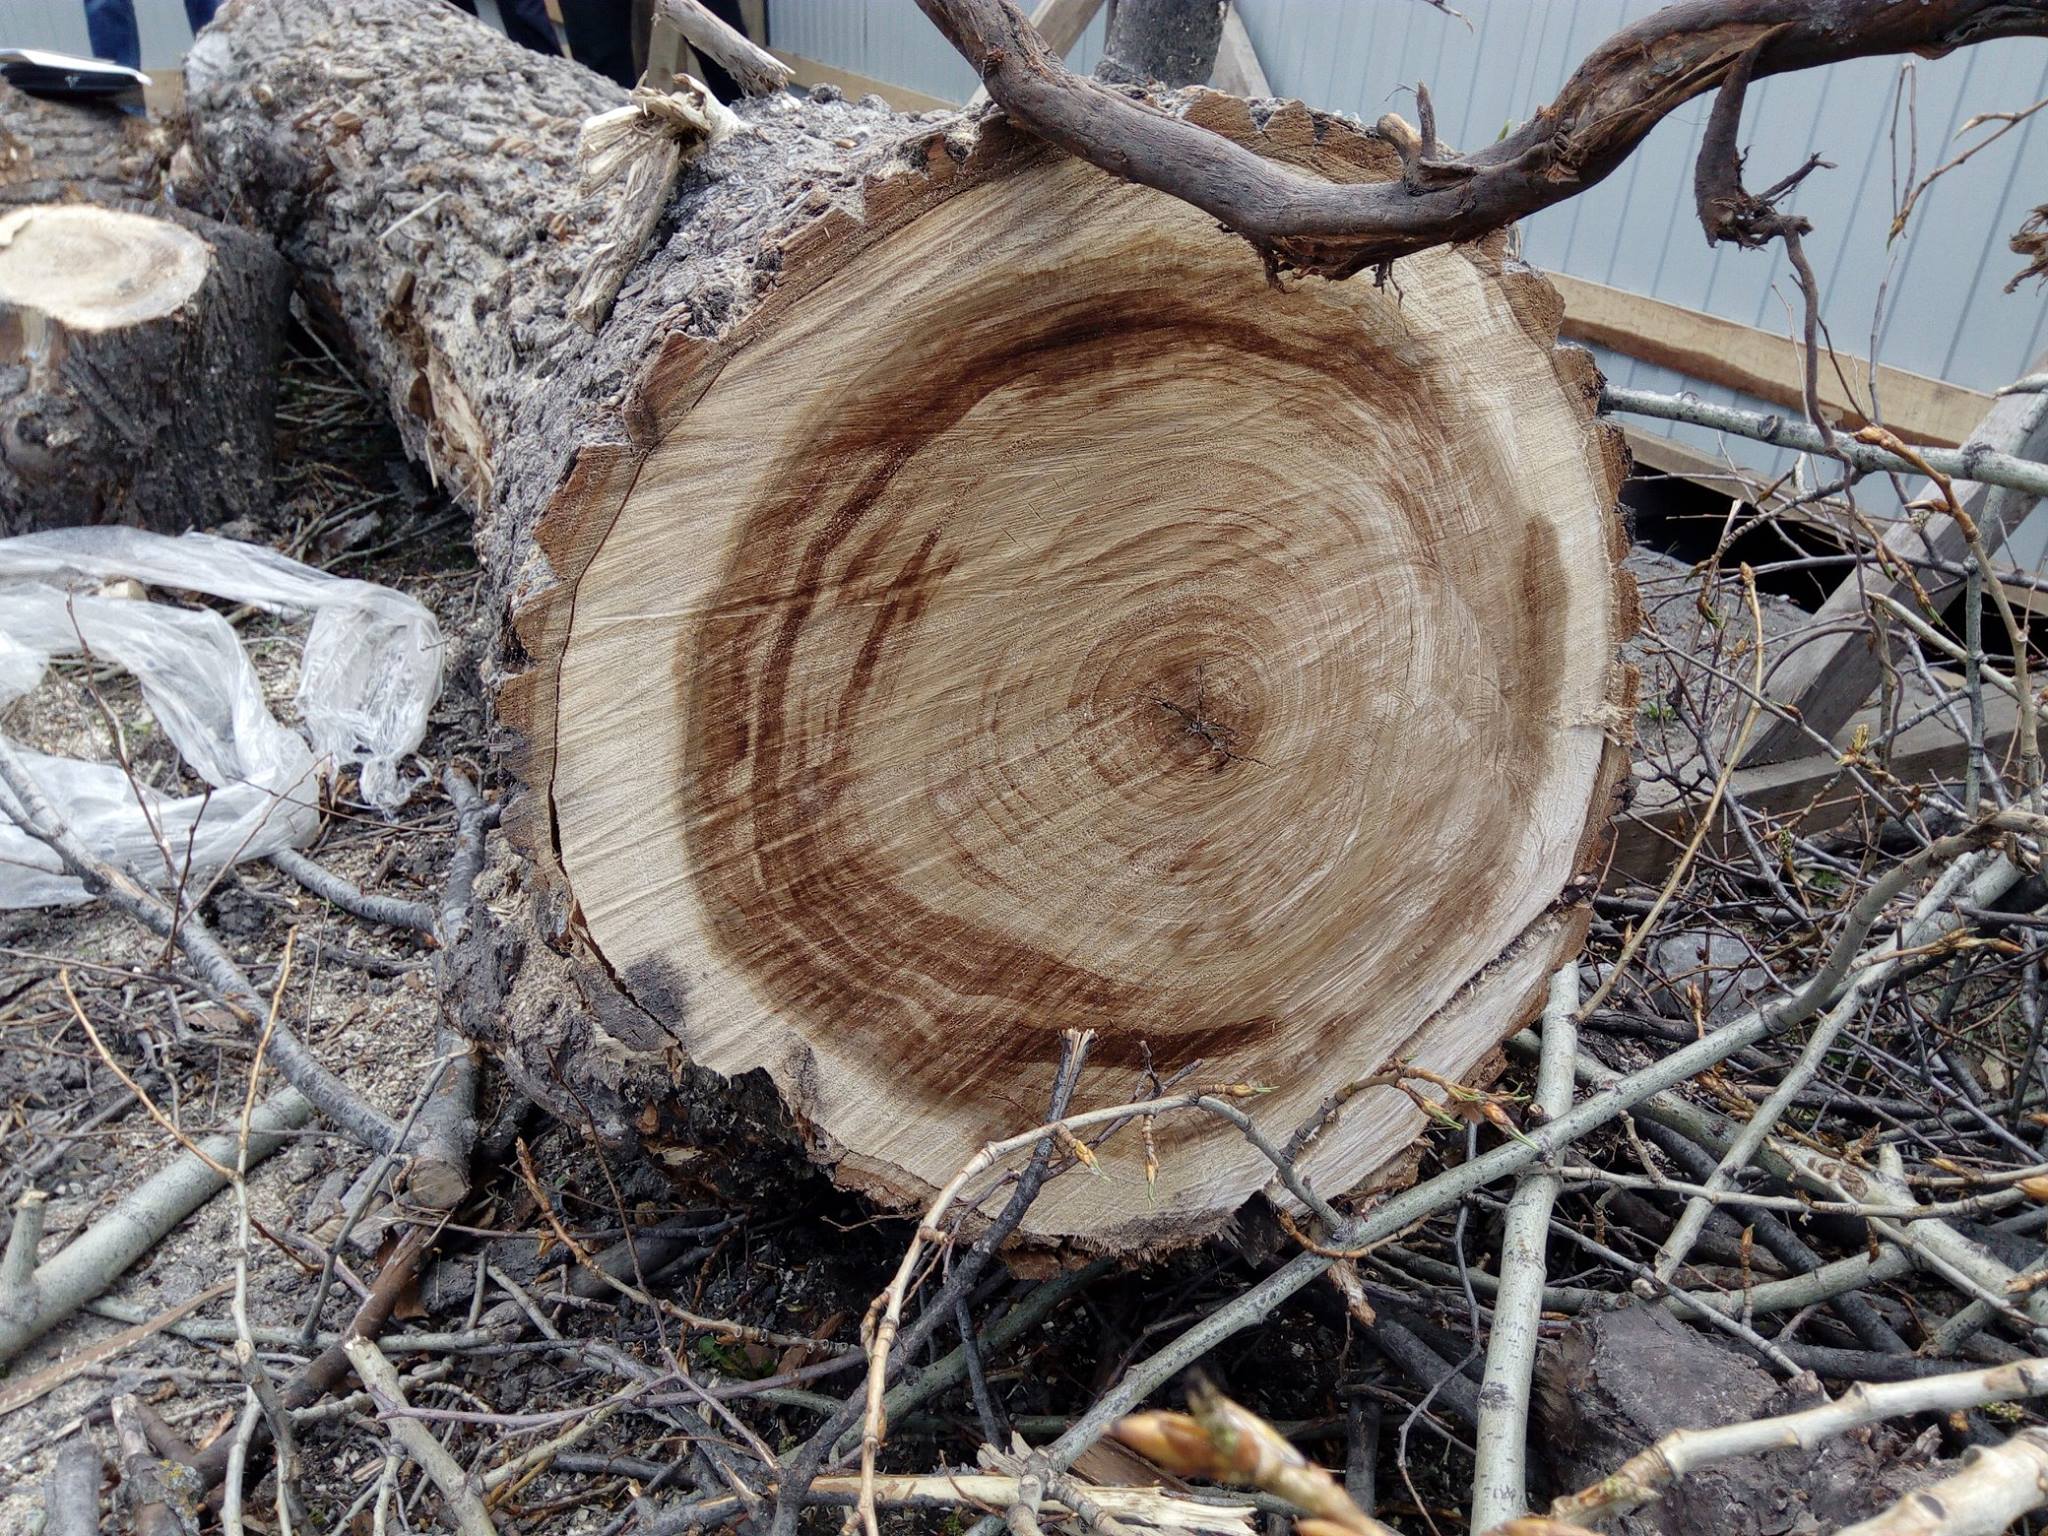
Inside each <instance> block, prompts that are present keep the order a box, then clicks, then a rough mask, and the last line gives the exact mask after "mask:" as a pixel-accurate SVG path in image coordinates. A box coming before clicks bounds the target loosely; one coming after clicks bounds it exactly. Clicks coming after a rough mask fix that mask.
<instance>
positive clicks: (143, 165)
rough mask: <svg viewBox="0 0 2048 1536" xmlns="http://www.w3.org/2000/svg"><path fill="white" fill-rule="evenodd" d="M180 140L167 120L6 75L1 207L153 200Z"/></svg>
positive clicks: (0, 127)
mask: <svg viewBox="0 0 2048 1536" xmlns="http://www.w3.org/2000/svg"><path fill="white" fill-rule="evenodd" d="M175 147H176V143H175V136H174V135H173V134H172V133H171V132H170V131H169V130H168V129H167V128H165V127H164V125H163V124H161V123H159V122H156V121H154V120H152V119H150V118H146V117H136V116H132V115H130V114H128V113H125V112H119V111H116V110H115V109H114V108H112V107H108V106H94V105H87V104H83V103H76V102H64V101H52V100H49V99H47V98H45V97H40V96H31V95H29V94H28V93H27V92H26V91H18V90H16V89H15V88H14V87H13V86H11V85H9V84H7V83H6V82H5V81H0V212H5V211H6V210H7V209H9V208H18V207H21V206H23V205H24V204H28V203H63V202H87V203H120V202H147V201H149V200H151V199H153V198H155V197H156V196H157V194H158V192H159V191H160V190H161V189H162V187H163V180H164V172H165V169H166V167H167V166H168V165H169V164H170V158H171V152H172V150H173V149H174V148H175Z"/></svg>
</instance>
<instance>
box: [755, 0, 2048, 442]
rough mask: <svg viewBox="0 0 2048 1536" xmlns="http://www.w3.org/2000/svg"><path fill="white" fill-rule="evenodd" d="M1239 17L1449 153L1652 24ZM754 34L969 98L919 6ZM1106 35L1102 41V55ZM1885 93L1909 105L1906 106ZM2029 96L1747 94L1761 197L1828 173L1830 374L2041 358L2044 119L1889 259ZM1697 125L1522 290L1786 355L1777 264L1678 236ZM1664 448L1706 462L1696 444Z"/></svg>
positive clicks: (1993, 92)
mask: <svg viewBox="0 0 2048 1536" xmlns="http://www.w3.org/2000/svg"><path fill="white" fill-rule="evenodd" d="M1238 4H1239V7H1240V10H1241V12H1242V14H1243V17H1244V21H1245V27H1246V30H1247V31H1248V32H1249V33H1250V35H1251V38H1252V41H1253V43H1254V45H1255V46H1256V47H1257V49H1258V52H1259V58H1260V61H1261V63H1262V64H1263V65H1264V66H1265V70H1266V74H1267V76H1268V77H1269V78H1270V79H1271V81H1272V83H1273V88H1274V90H1275V92H1276V93H1278V94H1280V95H1283V96H1294V97H1299V98H1300V99H1302V100H1304V101H1306V102H1308V103H1309V104H1311V105H1312V106H1318V107H1324V108H1329V109H1333V110H1336V111H1340V112H1347V113H1350V114H1352V115H1354V116H1357V117H1359V118H1362V119H1364V120H1365V121H1367V122H1370V121H1372V120H1373V119H1374V118H1376V117H1378V116H1379V115H1380V114H1381V113H1383V112H1386V111H1390V110H1391V111H1398V112H1400V113H1401V114H1402V115H1403V116H1405V117H1408V118H1410V119H1411V120H1412V119H1413V118H1414V116H1415V105H1414V95H1413V89H1412V87H1413V86H1414V84H1415V82H1416V81H1418V80H1420V81H1423V82H1426V83H1427V84H1428V86H1429V88H1430V92H1431V95H1432V96H1433V97H1434V98H1435V101H1436V105H1437V112H1438V122H1439V126H1440V131H1441V132H1442V133H1443V135H1444V137H1445V138H1446V139H1447V140H1448V141H1449V142H1451V143H1454V144H1462V145H1474V144H1482V143H1485V142H1487V141H1489V140H1491V139H1493V138H1495V137H1496V136H1498V135H1499V134H1500V133H1501V132H1502V131H1503V130H1505V129H1506V128H1508V127H1510V126H1512V125H1514V124H1517V123H1520V122H1522V121H1524V120H1525V119H1526V118H1528V117H1529V116H1530V115H1531V114H1532V113H1533V112H1534V111H1535V109H1536V108H1537V107H1538V106H1539V105H1541V104H1542V103H1543V102H1544V101H1545V100H1547V99H1548V98H1549V97H1550V95H1551V94H1553V93H1554V92H1555V91H1556V89H1557V87H1558V86H1559V85H1560V84H1561V83H1562V82H1563V81H1564V79H1565V78H1566V76H1567V75H1568V73H1569V72H1570V70H1571V69H1572V68H1573V67H1574V66H1575V65H1576V64H1577V63H1578V62H1579V61H1580V60H1581V59H1583V58H1584V57H1585V56H1586V54H1587V53H1589V52H1590V51H1591V50H1592V48H1593V47H1594V45H1595V44H1597V43H1598V42H1600V41H1601V40H1602V39H1603V38H1605V37H1606V36H1607V35H1608V34H1610V33H1612V32H1614V31H1615V30H1616V29H1618V28H1620V27H1622V26H1624V25H1626V24H1627V23H1629V22H1631V21H1633V20H1635V19H1637V18H1638V17H1641V16H1645V15H1647V14H1649V13H1650V12H1651V11H1653V10H1655V9H1657V7H1658V4H1659V0H1458V8H1459V9H1460V10H1462V11H1463V12H1464V13H1465V15H1466V17H1467V18H1468V21H1469V25H1466V24H1463V23H1460V22H1458V21H1455V20H1451V19H1449V18H1447V17H1445V16H1444V15H1443V14H1441V13H1440V12H1438V11H1436V10H1434V9H1432V8H1431V7H1430V6H1427V5H1423V4H1420V3H1418V0H1238ZM770 16H771V21H772V26H773V28H774V36H775V40H776V44H777V46H779V47H786V48H788V49H789V50H791V51H792V52H796V53H801V54H804V55H806V56H807V57H811V58H815V59H818V60H820V61H821V62H825V63H830V64H833V65H836V66H838V67H839V68H842V69H848V70H852V71H855V72H857V73H860V74H864V75H868V76H871V77H873V78H875V79H878V80H884V81H890V82H893V83H897V84H903V85H909V86H912V87H914V88H916V89H918V90H922V91H926V92H929V93H931V94H934V95H947V96H952V97H955V98H957V97H959V96H962V95H964V94H965V92H966V91H968V90H970V89H972V87H973V84H974V81H973V76H972V74H971V72H969V71H968V70H967V69H966V68H965V66H964V65H962V64H960V63H959V61H958V60H956V59H952V58H949V57H948V56H947V54H946V51H945V50H944V48H943V45H941V44H939V42H938V38H937V35H936V33H935V32H934V31H933V30H932V28H931V26H930V24H929V23H927V22H926V21H925V20H924V18H923V17H922V15H920V14H919V13H918V11H917V9H916V6H915V5H914V4H913V3H912V0H770ZM1099 28H1100V20H1099V19H1098V22H1097V28H1096V31H1095V36H1096V38H1097V39H1099V36H1100V32H1099ZM1099 52H1100V43H1099V40H1098V41H1096V42H1095V44H1094V52H1092V53H1088V52H1084V53H1083V54H1081V55H1077V57H1076V58H1075V59H1074V60H1073V61H1072V62H1074V63H1075V64H1076V65H1077V66H1078V67H1080V68H1083V69H1087V68H1092V67H1093V64H1094V60H1095V57H1096V56H1097V55H1099ZM1902 81H1910V85H1911V89H1910V91H1909V92H1908V93H1907V95H1906V96H1905V97H1904V98H1902V97H1901V85H1902ZM2043 96H2048V41H2035V40H2023V41H2010V42H2000V43H1993V44H1988V45H1986V46H1983V47H1978V48H1971V49H1966V50H1964V51H1962V52H1961V53H1959V54H1956V55H1953V56H1951V57H1949V58H1946V59H1935V60H1924V59H1923V60H1915V61H1912V62H1911V63H1910V64H1902V63H1901V61H1899V60H1896V59H1864V60H1858V61H1855V62H1852V63H1847V64H1842V65H1837V66H1835V67H1833V68H1830V69H1827V70H1822V71H1817V72H1814V73H1809V74H1803V75H1797V76H1789V77H1777V78H1773V79H1770V80H1766V81H1764V82H1762V83H1761V84H1760V85H1758V86H1757V87H1755V88H1754V89H1753V90H1752V91H1751V93H1750V101H1749V109H1748V112H1747V114H1746V121H1745V123H1744V134H1743V139H1744V143H1745V144H1746V145H1747V146H1748V147H1749V148H1750V151H1751V160H1750V164H1751V166H1752V170H1751V172H1750V178H1749V179H1750V181H1751V182H1752V183H1753V184H1757V185H1762V184H1767V183H1769V182H1770V181H1773V180H1775V179H1776V178H1777V177H1778V176H1780V175H1782V174H1783V173H1784V172H1786V171H1789V170H1791V169H1792V168H1794V167H1795V166H1797V165H1798V164H1799V163H1800V161H1801V160H1802V159H1803V158H1804V157H1805V155H1806V154H1807V153H1808V152H1809V151H1817V152H1819V153H1821V154H1824V155H1825V156H1827V158H1828V159H1830V160H1831V161H1833V162H1834V168H1833V169H1831V170H1823V171H1820V172H1817V173H1816V174H1815V175H1814V176H1812V177H1811V178H1809V179H1808V180H1807V182H1806V183H1805V185H1803V186H1802V187H1800V189H1799V190H1798V193H1797V194H1796V199H1795V202H1794V204H1793V206H1795V207H1796V208H1797V209H1798V211H1800V212H1802V213H1804V214H1806V215H1807V216H1808V217H1809V218H1811V219H1812V220H1813V221H1814V224H1815V226H1816V232H1815V234H1814V236H1813V238H1812V239H1811V240H1810V241H1809V242H1808V249H1809V255H1810V257H1811V259H1812V261H1813V263H1814V266H1815V268H1816V271H1817V273H1818V275H1819V277H1820V280H1821V284H1822V288H1823V292H1824V294H1825V316H1826V319H1827V322H1828V325H1829V327H1830V330H1831V332H1832V335H1833V337H1834V341H1835V344H1836V346H1837V347H1838V348H1839V349H1840V350H1841V351H1842V352H1844V353H1849V354H1855V355H1870V354H1871V353H1872V343H1873V331H1875V333H1876V335H1875V355H1876V356H1877V357H1878V359H1879V360H1880V361H1882V362H1885V363H1889V364H1891V365H1893V366H1895V367H1899V368H1905V369H1909V370H1911V371H1913V372H1916V373H1924V374H1929V375H1932V376H1935V377H1938V378H1944V379H1948V380H1950V381H1952V382H1954V383H1957V384H1962V385H1967V386H1969V387H1971V388H1975V389H1983V390H1989V389H1993V388H1996V387H1997V386H1998V385H2000V384H2003V383H2005V382H2007V381H2008V380H2010V379H2012V378H2014V377H2016V376H2017V375H2018V374H2020V373H2022V372H2024V371H2025V370H2026V368H2027V366H2028V364H2029V362H2030V361H2031V360H2032V359H2033V358H2034V357H2036V356H2037V355H2038V354H2039V352H2040V350H2041V348H2042V347H2043V345H2044V344H2048V305H2044V303H2043V301H2042V295H2041V292H2040V290H2039V289H2037V288H2027V289H2023V290H2022V291H2020V292H2019V293H2016V294H2011V295H2008V294H2006V293H2004V292H2003V291H2002V290H2003V287H2004V283H2005V279H2006V278H2007V277H2008V276H2009V275H2010V274H2011V273H2012V272H2013V271H2015V270H2017V268H2018V266H2019V261H2018V259H2017V258H2016V257H2013V256H2011V255H2010V254H2009V253H2008V251H2007V249H2006V239H2007V237H2008V236H2009V235H2010V234H2011V233H2012V231H2013V230H2015V229H2016V228H2017V227H2018V226H2019V223H2020V221H2021V220H2022V219H2023V218H2024V217H2025V216H2026V214H2027V212H2028V211H2029V210H2030V209H2031V208H2033V207H2034V206H2035V205H2036V204H2037V203H2040V202H2043V201H2048V177H2043V176H2040V175H2038V174H2029V172H2028V170H2027V168H2028V167H2029V166H2034V167H2038V166H2039V165H2040V164H2041V163H2042V161H2043V158H2044V156H2043V151H2044V150H2048V137H2044V135H2048V113H2044V114H2043V115H2042V117H2040V118H2037V119H2035V120H2032V121H2030V122H2028V123H2026V124H2024V125H2023V126H2022V127H2020V128H2019V129H2017V130H2015V131H2013V132H2012V133H2009V134H2008V135H2006V137H2005V138H2004V139H2003V140H2001V141H2000V142H1999V143H1998V144H1996V145H1994V146H1992V147H1991V148H1990V149H1988V150H1987V151H1985V152H1984V153H1983V154H1981V155H1979V156H1977V157H1976V158H1975V159H1973V160H1971V161H1970V162H1969V163H1967V164H1965V165H1963V166H1962V167H1960V168H1959V169H1957V170H1955V171H1953V172H1951V173H1950V174H1949V175H1948V176H1947V177H1945V178H1944V179H1943V180H1942V181H1941V182H1939V183H1937V184H1936V186H1935V187H1934V189H1933V190H1932V191H1931V192H1930V193H1929V194H1928V196H1927V197H1926V198H1925V199H1924V200H1923V201H1922V203H1921V204H1920V207H1919V209H1918V210H1917V212H1916V214H1915V216H1914V219H1913V221H1912V223H1911V225H1910V226H1909V228H1908V229H1907V231H1906V233H1905V234H1904V235H1903V236H1902V237H1901V238H1900V239H1898V240H1897V241H1896V242H1891V243H1888V242H1887V232H1888V230H1889V228H1890V225H1891V221H1892V214H1893V210H1894V208H1895V206H1896V200H1897V197H1898V194H1899V192H1900V191H1901V190H1902V188H1903V185H1904V184H1905V181H1906V179H1907V178H1908V176H1909V175H1910V173H1911V169H1912V168H1913V167H1915V166H1917V168H1918V170H1919V171H1920V172H1922V173H1924V172H1925V171H1926V170H1928V169H1930V168H1931V167H1932V166H1934V165H1936V164H1938V163H1940V162H1941V161H1943V160H1946V159H1947V158H1948V157H1949V156H1950V155H1952V154H1953V153H1954V152H1955V150H1956V148H1957V147H1958V144H1957V140H1956V133H1957V130H1958V129H1959V128H1960V127H1961V126H1962V124H1963V123H1964V121H1965V120H1966V119H1967V118H1968V117H1969V116H1970V115H1971V114H1973V113H1977V112H1985V111H1997V110H2012V109H2016V108H2021V107H2025V106H2028V105H2030V104H2031V103H2033V102H2035V101H2037V100H2039V99H2040V98H2041V97H2043ZM1908 103H1909V104H1910V105H1908ZM1708 107H1709V101H1708V100H1707V99H1702V100H1700V101H1697V102H1694V103H1692V104H1691V105H1689V106H1687V107H1684V108H1682V109H1680V110H1679V111H1678V112H1676V113H1674V114H1673V115H1672V116H1671V117H1670V118H1669V119H1667V120H1666V121H1665V122H1664V123H1662V124H1660V125H1659V126H1658V127H1657V129H1656V130H1655V131H1654V132H1653V133H1651V135H1650V136H1649V139H1648V140H1647V142H1646V143H1645V144H1644V145H1643V147H1642V148H1641V150H1640V151H1638V153H1637V154H1636V155H1635V156H1634V157H1633V158H1632V159H1631V160H1630V161H1629V163H1628V164H1627V165H1625V166H1623V167H1622V169H1621V170H1620V171H1618V172H1617V173H1616V174H1615V175H1614V176H1612V177H1611V178H1609V179H1608V180H1607V181H1606V182H1604V183H1603V184H1601V185H1600V186H1598V187H1596V188H1594V189H1593V190H1592V191H1590V192H1588V193H1586V194H1585V195H1583V196H1581V197H1578V198H1575V199H1573V200H1572V201H1570V202H1568V203H1565V204H1563V205H1561V206H1560V207H1557V208H1554V209H1551V210H1548V211H1546V212H1544V213H1541V214H1538V215H1537V216H1536V217H1534V218H1532V219H1530V220H1529V221H1528V223H1527V225H1526V226H1525V228H1524V231H1523V241H1524V245H1523V249H1524V252H1525V254H1526V255H1527V257H1528V258H1529V260H1530V261H1531V262H1533V263H1534V264H1536V265H1537V266H1541V267H1546V268H1549V269H1552V270H1556V271H1561V272H1567V273H1570V274H1572V275H1573V276H1576V277H1583V278H1586V279H1589V280H1591V281H1594V282H1600V283H1606V284H1608V285H1610V286H1613V287H1616V288H1622V289H1626V290H1628V291H1630V292H1632V293H1640V294H1647V295H1650V296H1652V297H1654V298H1658V299H1663V300H1666V301H1668V302H1670V303H1674V304H1679V305H1683V306H1685V307H1687V308H1689V309H1697V310H1703V311H1705V312H1707V313H1710V314H1715V315H1720V316H1724V317H1725V318H1727V319H1730V320H1735V321H1739V322H1741V323H1742V324H1745V325H1755V326H1762V327H1765V328H1767V329H1771V330H1774V331H1777V332H1779V333H1781V334H1789V333H1790V331H1791V329H1792V317H1793V314H1794V310H1795V306H1796V303H1797V294H1796V292H1795V291H1794V290H1793V288H1792V287H1791V285H1790V283H1789V282H1788V280H1787V278H1788V274H1787V269H1786V266H1785V261H1784V257H1783V255H1782V253H1781V252H1779V251H1777V250H1776V249H1773V250H1771V251H1769V252H1761V253H1760V252H1752V251H1742V250H1737V249H1734V248H1732V247H1728V246H1721V247H1717V248H1713V249H1709V248H1708V246H1707V244H1706V241H1705V239H1704V238H1703V237H1702V236H1701V234H1700V231H1699V226H1698V224H1697V222H1696V221H1695V220H1694V217H1693V213H1692V206H1691V203H1692V161H1693V156H1694V153H1695V151H1696V150H1697V147H1698V143H1699V137H1700V132H1701V130H1702V128H1703V127H1704V125H1705V123H1706V117H1707V112H1708ZM1965 142H1967V141H1965ZM1601 362H1602V365H1603V366H1604V367H1605V368H1606V369H1607V370H1608V372H1609V374H1610V376H1611V377H1612V378H1613V379H1614V380H1615V381H1616V382H1617V383H1621V384H1627V385H1631V386H1635V387H1638V388H1644V389H1660V390H1675V389H1680V388H1686V387H1692V388H1694V389H1695V391H1696V392H1697V393H1699V394H1701V395H1703V396H1705V397H1706V398H1709V399H1713V400H1718V401H1723V402H1727V403H1748V404H1754V405H1758V406H1760V407H1761V405H1762V402H1753V401H1744V400H1743V398H1742V397H1741V396H1739V395H1737V394H1736V393H1735V392H1733V391H1731V390H1727V389H1722V388H1716V387H1711V386H1700V385H1689V381H1687V380H1686V379H1684V378H1683V377H1681V376H1680V375H1678V374H1676V373H1673V372H1672V371H1671V370H1669V369H1666V368H1660V367H1656V366H1654V365H1651V364H1648V363H1640V362H1636V361H1634V360H1632V359H1630V358H1626V357H1620V356H1617V355H1614V354H1607V353H1603V354H1602V356H1601ZM1857 382H1858V383H1859V385H1860V382H1861V381H1857ZM1675 431H1676V434H1677V435H1678V436H1680V437H1681V438H1682V439H1685V440H1689V441H1690V442H1692V443H1693V444H1694V445H1695V446H1698V447H1702V448H1708V449H1712V448H1713V447H1714V446H1715V439H1713V438H1712V436H1711V435H1710V434H1707V433H1704V432H1701V431H1698V430H1697V429H1693V428H1677V429H1675ZM1737 457H1738V458H1739V459H1740V460H1742V461H1743V462H1748V463H1751V464H1754V465H1756V466H1757V467H1759V468H1762V469H1765V470H1773V471H1774V470H1776V469H1780V468H1782V467H1783V465H1784V463H1786V462H1788V460H1787V457H1786V456H1784V455H1776V456H1774V455H1773V454H1772V453H1771V452H1770V451H1769V450H1765V449H1758V448H1753V447H1750V446H1748V445H1743V446H1741V447H1740V448H1739V449H1738V450H1737Z"/></svg>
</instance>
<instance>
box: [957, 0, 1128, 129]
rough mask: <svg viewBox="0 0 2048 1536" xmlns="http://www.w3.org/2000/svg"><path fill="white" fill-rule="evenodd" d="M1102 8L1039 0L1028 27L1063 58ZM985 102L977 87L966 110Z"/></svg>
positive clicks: (1088, 1) (1097, 1) (1073, 0)
mask: <svg viewBox="0 0 2048 1536" xmlns="http://www.w3.org/2000/svg"><path fill="white" fill-rule="evenodd" d="M1101 9H1102V0H1038V4H1036V5H1034V6H1033V7H1032V8H1031V25H1032V26H1034V27H1036V28H1037V29H1038V35H1039V36H1040V37H1042V38H1044V39H1045V46H1046V47H1048V48H1050V49H1051V50H1052V51H1053V52H1054V53H1056V54H1058V55H1059V56H1060V57H1061V58H1063V59H1064V58H1065V57H1066V56H1067V55H1068V54H1070V53H1072V52H1073V51H1074V44H1076V43H1078V42H1080V41H1081V34H1082V33H1083V32H1086V31H1087V30H1088V23H1089V22H1091V21H1093V20H1094V19H1095V13H1096V12H1097V11H1099V10H1101ZM987 101H988V92H987V91H985V90H982V89H979V88H977V89H976V90H975V93H974V94H973V95H972V96H970V97H968V98H967V110H968V111H970V112H972V111H973V110H974V109H975V108H976V107H979V106H982V105H984V104H985V103H986V102H987Z"/></svg>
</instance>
